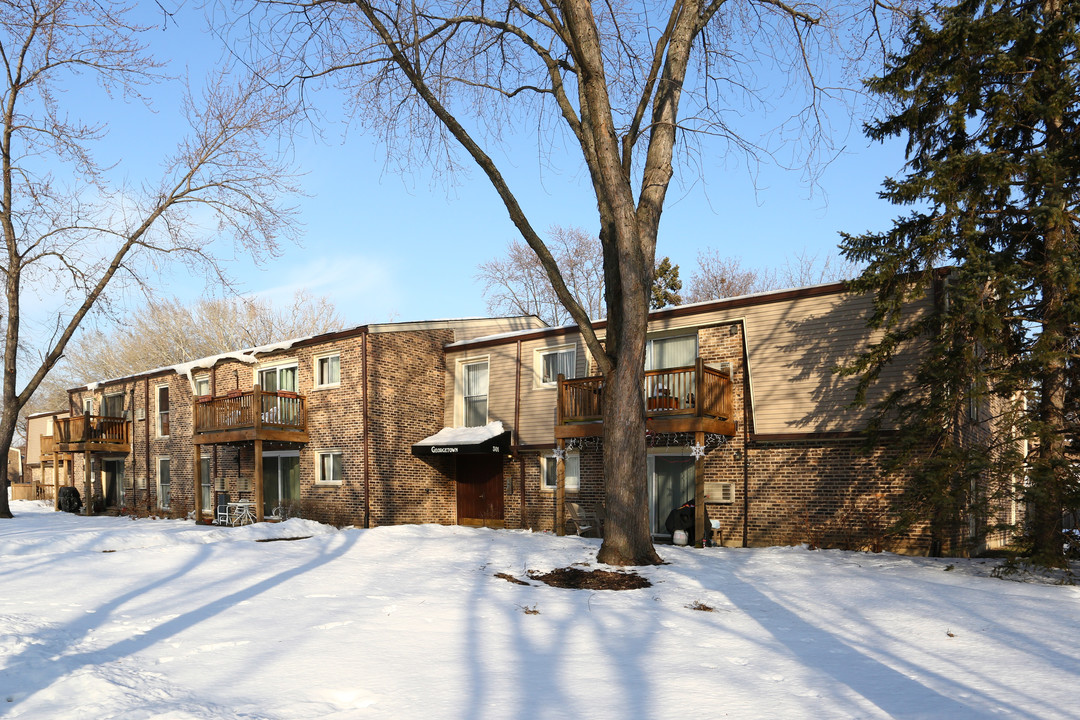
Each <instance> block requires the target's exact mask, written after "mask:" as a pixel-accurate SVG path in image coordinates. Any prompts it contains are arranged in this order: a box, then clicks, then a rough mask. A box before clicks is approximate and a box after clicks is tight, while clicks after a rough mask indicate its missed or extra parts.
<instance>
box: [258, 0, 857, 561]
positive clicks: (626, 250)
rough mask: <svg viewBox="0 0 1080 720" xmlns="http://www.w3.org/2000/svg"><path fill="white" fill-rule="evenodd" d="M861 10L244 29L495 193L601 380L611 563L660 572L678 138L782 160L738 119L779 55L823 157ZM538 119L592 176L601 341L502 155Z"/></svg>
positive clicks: (810, 7) (408, 12)
mask: <svg viewBox="0 0 1080 720" xmlns="http://www.w3.org/2000/svg"><path fill="white" fill-rule="evenodd" d="M856 2H857V0H852V4H847V3H840V6H839V7H837V8H831V7H830V8H829V9H826V8H825V7H824V6H821V5H816V4H801V3H800V4H791V3H788V2H785V1H784V0H727V1H725V0H674V1H672V2H663V1H662V0H657V1H656V2H646V3H592V2H589V0H559V2H551V1H550V0H506V2H498V1H497V0H496V1H495V2H490V1H488V0H420V1H419V2H411V3H399V2H393V1H391V0H352V1H351V2H345V1H344V0H342V1H341V2H322V1H320V0H312V1H310V2H300V1H298V2H292V3H283V2H269V1H268V2H265V3H264V4H263V5H262V6H261V9H260V10H258V11H255V12H253V13H251V14H249V15H248V16H247V17H248V18H249V19H250V21H251V22H254V23H258V24H259V26H258V27H256V28H253V30H252V32H250V33H247V35H248V36H249V37H254V38H255V40H256V42H262V43H263V44H264V48H265V51H267V52H270V53H273V55H274V56H275V57H278V58H284V59H286V60H288V61H291V62H292V63H293V67H294V68H295V69H294V71H293V72H294V74H295V76H296V77H299V78H301V80H302V82H304V83H307V82H310V81H312V80H314V79H316V78H324V77H331V78H333V79H334V80H335V81H336V82H337V83H338V84H339V85H340V87H341V88H342V89H343V90H344V91H346V92H348V93H351V96H352V98H353V99H354V101H355V106H354V108H353V109H354V116H355V117H357V118H358V119H359V121H360V122H361V123H363V124H365V125H367V126H368V127H369V128H371V129H373V130H374V131H375V132H377V133H379V134H380V135H382V137H383V138H384V139H385V140H386V141H387V143H388V144H389V146H390V147H391V153H390V157H391V158H392V159H393V161H394V162H395V163H397V164H399V166H400V167H401V168H402V169H410V167H411V164H412V162H413V161H414V160H418V159H421V158H422V159H423V160H424V161H434V162H435V163H436V164H441V165H442V166H443V167H447V166H450V167H453V166H455V164H456V163H457V162H458V156H457V153H456V151H455V148H457V149H458V150H460V151H464V153H465V154H467V155H468V157H469V158H470V159H471V160H472V162H474V163H475V165H476V167H477V168H479V170H480V171H481V172H482V173H483V174H484V176H485V177H486V178H487V179H488V180H489V181H490V183H491V185H492V187H493V188H494V189H495V191H496V192H497V193H498V195H499V198H500V199H501V201H502V203H503V205H504V207H505V209H506V211H507V213H508V214H509V216H510V219H511V221H512V222H513V223H514V225H515V227H516V228H517V229H518V231H519V232H520V233H521V236H522V239H523V240H525V242H526V243H528V245H529V247H530V248H532V250H533V251H534V252H535V253H536V255H537V257H538V258H539V260H540V263H541V265H542V266H543V268H544V271H545V272H546V273H547V275H548V278H549V280H550V281H551V284H552V285H553V287H554V288H555V292H556V295H557V296H558V298H559V300H560V301H561V302H562V304H563V306H564V307H565V308H566V309H567V312H568V313H569V315H570V317H571V318H572V319H573V320H574V322H575V323H576V324H577V325H578V326H579V327H580V328H581V332H582V334H583V336H584V339H585V343H586V345H587V347H588V349H589V351H590V352H591V354H592V356H593V358H594V360H595V362H596V364H597V366H598V368H599V370H600V372H601V373H603V375H604V383H605V385H604V387H605V392H604V397H603V426H604V431H603V432H604V437H603V441H604V476H605V479H606V490H605V493H606V505H607V513H608V518H609V523H608V526H607V527H608V530H607V532H605V537H604V542H603V544H602V546H601V548H600V552H599V554H598V558H599V560H600V561H602V562H607V563H612V564H619V565H626V564H649V563H656V562H659V560H660V559H659V557H658V556H657V554H656V552H655V550H654V548H653V545H652V537H651V533H650V527H649V519H648V493H647V490H646V447H645V411H644V404H643V403H642V402H641V388H642V384H643V377H644V369H643V365H644V358H645V343H646V338H645V331H646V323H647V318H648V311H649V299H650V293H651V290H652V281H653V272H654V268H655V255H656V240H657V235H658V232H659V226H660V218H661V215H662V213H663V210H664V204H665V200H666V198H667V192H668V187H669V185H670V183H671V180H672V177H673V176H674V174H675V171H676V168H677V167H687V166H688V165H691V164H692V160H693V157H694V156H693V155H690V154H684V155H678V156H677V155H676V152H675V149H676V138H677V137H679V138H680V149H682V148H694V147H695V145H694V138H708V137H712V138H719V139H721V141H724V142H727V143H728V144H729V147H735V148H739V149H742V150H745V151H747V152H750V153H764V152H767V149H766V146H765V145H763V144H761V143H758V142H757V141H758V137H756V133H757V129H751V128H742V130H743V131H744V133H741V132H740V128H739V127H738V122H739V120H738V117H737V116H738V111H740V110H742V109H744V108H746V107H747V106H748V105H753V104H755V103H758V102H761V101H763V100H764V98H762V97H761V96H760V95H759V93H758V88H760V87H762V84H761V83H760V82H759V80H758V79H757V78H755V77H754V70H753V68H752V64H753V63H754V62H755V61H756V60H758V59H764V60H765V64H767V65H768V72H770V73H774V74H776V75H779V76H783V77H786V78H788V79H789V86H790V84H791V83H794V84H795V85H798V83H799V82H800V81H802V83H803V86H804V88H805V89H806V90H807V91H808V100H807V101H806V102H805V104H802V105H800V107H801V110H798V111H796V114H795V116H794V117H792V118H790V122H787V123H785V124H786V127H785V128H784V129H785V130H790V131H793V132H794V134H795V135H796V136H797V137H798V143H800V144H802V145H803V146H804V147H803V149H805V148H806V147H813V146H815V142H816V141H817V140H819V139H820V138H821V137H823V134H824V131H823V130H822V126H821V125H820V124H819V123H820V121H821V119H822V116H821V114H820V111H821V106H820V104H819V102H818V101H819V100H820V99H821V98H822V97H823V96H824V95H826V94H827V92H828V91H827V90H826V89H825V88H824V87H823V85H822V84H820V83H816V82H815V81H814V69H815V68H816V67H817V65H816V60H815V58H816V56H817V53H818V50H819V47H820V45H819V44H820V43H827V42H829V41H830V40H831V39H833V38H834V37H836V36H834V35H831V34H830V33H828V32H821V33H817V32H815V28H819V27H822V26H823V25H824V22H825V20H826V19H827V16H828V15H829V14H830V13H832V12H833V10H835V11H836V17H840V16H847V17H848V18H850V17H852V16H855V15H858V14H859V13H858V11H857V10H855V8H854V7H853V4H854V3H856ZM877 7H878V5H877V4H875V3H873V2H867V3H866V4H865V6H863V8H862V9H863V11H864V12H865V13H866V15H863V16H861V17H862V18H863V19H865V18H869V17H872V18H875V19H876V17H877V16H876V15H873V13H874V11H875V10H876V9H877ZM849 46H852V47H853V46H854V45H853V44H849ZM789 89H790V87H789ZM305 97H308V96H307V95H305ZM733 110H734V111H733ZM523 121H528V122H531V121H536V122H537V123H538V127H537V131H536V137H537V138H539V144H540V147H541V148H542V149H541V150H540V152H541V153H543V152H544V149H543V148H549V147H551V146H552V145H556V144H557V145H559V146H560V147H564V148H566V149H568V150H572V151H573V152H574V154H575V157H576V158H577V159H578V160H580V162H581V163H582V165H583V167H584V168H585V169H586V170H587V177H588V178H589V180H590V182H591V185H592V190H593V192H594V194H595V197H596V203H597V210H598V216H597V228H598V234H599V238H600V243H601V247H602V254H603V259H604V280H605V303H606V306H607V317H606V320H607V324H606V331H605V332H606V335H605V339H604V341H603V342H601V341H600V339H599V338H598V337H597V335H596V332H595V331H594V329H593V326H592V324H591V322H590V318H589V312H588V310H587V309H586V308H585V307H583V306H582V304H581V303H580V302H579V301H578V300H577V298H575V297H574V294H573V292H572V290H571V288H570V287H569V286H568V284H567V282H566V280H565V278H564V277H563V274H562V269H561V268H560V267H559V264H558V262H557V260H556V258H555V256H554V253H552V252H551V249H550V248H549V247H548V246H547V244H546V243H545V242H544V241H543V239H542V238H541V237H540V234H539V233H538V232H537V230H536V229H535V227H534V226H533V223H532V222H531V221H530V219H529V217H528V216H527V215H526V212H525V210H524V209H523V208H522V206H521V204H520V203H519V201H518V198H517V196H516V195H515V193H514V190H513V188H512V187H511V185H510V183H509V181H508V180H507V178H506V177H505V176H504V175H503V173H502V172H501V170H500V168H499V162H497V161H496V159H495V156H494V154H493V153H492V151H491V148H492V147H496V146H498V145H499V143H500V142H501V141H502V140H504V139H505V136H506V135H507V134H509V132H510V130H511V128H513V127H519V126H520V125H521V123H522V122H523ZM796 128H798V130H797V131H796ZM747 133H755V136H751V135H750V134H747ZM485 146H486V147H485ZM697 147H698V149H700V146H697ZM499 149H500V152H502V151H503V149H504V148H502V147H500V148H499ZM687 152H688V153H691V152H693V150H692V149H691V150H688V151H687Z"/></svg>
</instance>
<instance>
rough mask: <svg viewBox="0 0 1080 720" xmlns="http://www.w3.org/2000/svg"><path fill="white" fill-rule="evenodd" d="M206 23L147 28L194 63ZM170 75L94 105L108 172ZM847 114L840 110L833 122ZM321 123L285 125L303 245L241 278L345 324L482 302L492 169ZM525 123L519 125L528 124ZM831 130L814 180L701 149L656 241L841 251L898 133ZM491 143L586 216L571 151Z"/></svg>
mask: <svg viewBox="0 0 1080 720" xmlns="http://www.w3.org/2000/svg"><path fill="white" fill-rule="evenodd" d="M158 20H160V18H158ZM202 23H203V20H202V17H201V15H200V14H199V13H198V12H197V11H196V10H195V9H192V8H188V7H186V6H185V7H182V9H181V11H180V12H178V13H177V15H176V16H175V19H174V22H171V23H170V24H169V25H168V28H167V29H165V30H160V31H158V30H155V31H152V32H151V33H149V34H148V36H147V40H148V42H149V43H150V44H151V49H152V51H153V52H154V53H155V54H156V55H157V56H158V57H159V58H161V59H164V60H168V61H170V62H171V63H172V66H171V68H170V70H171V71H172V72H176V73H184V72H187V73H188V74H190V76H191V77H192V78H193V79H199V78H200V77H201V74H202V73H203V71H204V70H205V68H206V67H207V66H208V64H210V63H212V62H214V61H215V60H216V59H217V57H218V56H219V52H220V50H219V46H218V45H217V44H216V40H215V39H214V38H213V37H212V36H210V35H208V34H206V33H204V32H203V25H202ZM185 68H186V70H185ZM175 89H176V88H175V86H174V87H171V88H168V87H167V88H161V89H157V90H155V91H154V104H155V109H156V111H157V112H156V113H155V114H154V115H152V116H151V115H148V114H147V113H145V112H143V111H142V110H141V108H138V107H125V106H120V105H118V103H117V101H115V100H114V101H113V102H111V103H109V104H108V105H101V106H100V109H101V111H102V112H105V113H107V114H108V117H107V120H108V122H109V124H110V138H109V140H108V141H107V142H106V143H105V144H104V145H103V148H102V150H103V156H102V157H103V158H107V159H113V160H115V161H116V162H117V163H118V165H117V168H116V170H115V172H116V173H117V174H118V175H122V176H124V177H126V178H128V179H130V180H135V181H138V180H139V179H141V178H150V179H152V178H154V177H155V174H156V172H157V169H156V165H155V163H156V162H157V160H158V159H159V158H161V157H162V156H164V154H165V153H166V152H167V151H168V150H169V149H170V148H171V147H172V146H173V144H174V143H175V141H176V140H177V139H178V138H179V137H180V135H181V133H182V132H183V129H184V128H183V126H182V124H181V123H178V122H176V120H175V118H176V112H175V109H176V107H177V102H178V94H176V93H174V92H173V91H174V90H175ZM315 102H316V104H321V105H323V106H324V107H325V108H326V109H327V110H328V111H329V114H330V116H331V117H334V116H340V108H339V106H338V104H337V101H336V100H335V99H334V98H333V97H332V96H331V95H330V94H325V95H316V96H315ZM98 107H99V106H93V105H91V106H90V107H89V109H90V110H91V111H95V110H96V109H98ZM118 108H119V110H120V112H118ZM845 122H846V121H845V120H844V119H843V118H840V119H839V123H838V124H840V125H841V126H844V125H845ZM322 129H323V132H324V137H323V139H322V140H321V141H314V140H312V139H311V138H308V137H301V136H298V137H296V138H294V140H293V142H294V145H293V148H292V150H293V152H294V153H295V159H296V162H297V167H298V169H299V171H300V172H302V173H304V175H303V178H302V180H301V185H302V186H303V189H304V191H305V193H306V195H307V197H304V198H300V199H299V201H298V203H299V207H300V220H301V223H302V225H303V231H302V235H303V242H302V245H300V246H291V245H290V246H285V247H283V248H282V250H283V254H282V255H281V257H279V258H277V259H274V260H271V261H268V262H266V263H265V264H264V266H263V267H262V268H256V267H254V265H253V263H251V262H250V261H249V260H246V259H242V258H241V259H238V260H236V261H235V262H233V263H231V269H232V272H233V274H234V275H235V277H236V278H237V279H238V281H239V283H240V286H241V287H242V288H243V290H244V291H246V292H250V293H255V294H259V295H265V296H269V297H283V296H286V295H291V293H292V291H293V290H294V289H296V288H298V287H305V288H307V289H309V290H310V291H311V292H313V293H315V294H318V295H326V296H329V297H330V298H331V299H332V300H334V302H335V303H336V304H337V306H338V309H339V311H340V312H341V314H342V315H343V317H344V318H345V319H346V321H347V322H348V323H349V324H361V323H367V322H383V321H386V320H391V319H395V320H418V319H427V318H445V317H464V316H474V315H482V314H485V312H486V310H485V304H484V300H483V296H482V292H481V289H482V288H481V285H480V284H479V283H478V282H477V281H476V280H475V273H476V265H477V263H479V262H481V261H483V260H486V259H489V258H491V257H495V256H498V255H500V254H501V253H502V252H503V249H504V247H505V245H506V243H507V241H508V240H510V239H512V238H515V237H516V236H517V233H516V230H515V228H514V227H513V226H512V225H511V223H510V221H509V219H508V217H507V213H506V211H505V209H504V208H503V206H502V204H501V202H500V201H499V199H498V197H497V196H496V194H495V192H494V191H493V190H492V189H491V187H490V186H489V185H488V183H487V181H486V179H485V178H483V177H482V176H481V175H480V174H479V173H478V172H473V173H471V174H469V175H467V176H463V177H461V178H459V181H458V183H457V184H455V185H451V186H447V184H446V183H445V182H444V181H443V180H442V179H433V178H432V177H431V175H430V172H429V171H428V169H427V168H418V169H417V171H416V172H415V173H413V174H409V175H406V176H402V175H399V174H396V173H392V172H388V171H386V170H385V169H384V164H385V159H386V150H385V148H383V147H381V146H380V145H379V144H378V143H377V142H376V139H375V138H372V137H369V136H365V135H363V134H362V133H360V132H359V131H357V130H356V129H351V130H349V131H348V133H347V134H346V129H345V128H344V127H343V126H341V125H335V124H333V123H329V124H327V125H324V126H323V128H322ZM521 130H523V131H524V132H523V134H524V136H525V137H526V138H527V137H528V130H529V129H528V128H521ZM839 142H840V143H842V144H844V145H845V147H846V149H845V151H844V152H843V153H841V154H840V156H839V157H838V158H837V159H836V160H835V161H834V162H833V163H832V164H831V165H830V166H829V167H828V168H827V169H826V170H825V171H824V172H823V174H822V176H821V178H820V180H819V182H818V184H817V185H816V186H815V187H814V188H812V189H811V188H809V187H808V186H807V185H806V184H805V183H804V182H803V181H802V176H801V173H799V172H798V171H787V170H782V169H779V168H777V167H775V166H763V167H761V168H760V174H759V175H758V177H757V178H756V182H755V179H754V178H751V176H750V173H749V172H748V170H747V168H746V165H745V162H744V161H743V159H742V158H740V157H738V156H728V157H725V156H722V155H719V154H713V155H706V156H705V157H703V158H702V163H703V166H704V172H703V174H702V176H701V177H698V176H696V175H694V176H691V177H690V178H689V183H678V182H677V183H675V184H673V185H672V189H671V191H670V192H669V195H668V198H669V200H668V203H667V207H666V210H665V213H664V216H663V220H662V222H661V228H660V242H659V246H658V249H657V255H658V256H664V255H667V256H670V257H671V258H672V260H673V262H675V263H677V264H679V265H680V266H681V268H682V276H683V279H684V281H686V279H687V278H688V277H689V275H690V272H691V270H692V269H693V267H694V266H695V264H696V256H697V253H698V251H699V250H704V249H712V248H716V249H718V250H719V252H720V253H721V254H722V255H732V256H738V257H740V258H741V259H742V261H743V263H744V265H746V266H749V267H775V266H782V265H783V264H784V261H785V260H786V259H787V258H788V257H790V256H792V255H794V254H796V253H799V252H802V251H808V252H810V253H812V254H828V253H835V247H836V244H837V241H838V236H837V233H838V231H840V230H846V231H852V232H860V231H863V230H867V229H884V228H885V227H886V226H887V225H888V223H889V220H890V218H891V217H893V216H894V214H895V212H894V209H893V208H891V207H890V206H888V205H887V204H885V203H883V202H881V201H880V200H878V198H877V197H876V193H877V190H878V188H879V186H880V183H881V180H882V179H883V178H884V177H885V176H886V175H888V174H895V173H896V172H898V170H899V169H900V167H901V164H902V160H903V158H902V154H901V151H900V148H899V147H897V146H896V145H893V146H890V147H885V148H882V147H880V146H877V145H874V146H871V145H870V143H869V141H868V140H866V139H865V138H864V137H863V136H862V135H861V134H859V133H858V132H857V131H852V132H851V133H849V134H848V136H847V137H846V139H844V138H842V139H840V140H839ZM516 149H517V148H512V150H516ZM707 150H709V149H708V148H707ZM496 157H497V158H499V157H501V158H502V168H503V170H504V172H505V173H506V174H507V175H508V177H509V179H510V182H511V186H512V188H513V189H514V190H515V192H516V193H517V195H518V197H519V199H520V200H521V202H522V204H523V206H524V207H525V210H526V212H527V213H528V214H529V216H530V218H531V220H532V223H533V225H534V227H537V228H539V229H546V228H548V227H550V226H551V225H553V224H561V225H564V226H580V227H583V228H585V229H587V230H589V231H592V230H594V229H595V227H596V224H597V223H596V210H595V201H594V199H593V196H592V191H591V189H590V188H589V187H588V184H587V182H584V181H583V180H584V177H583V174H582V173H581V171H580V170H579V168H578V167H577V166H576V165H574V164H573V163H572V162H563V163H562V167H561V168H560V169H557V170H556V169H552V168H550V167H544V168H541V167H540V166H539V163H537V162H536V159H535V158H536V151H535V149H531V148H529V149H526V150H524V151H523V152H522V153H521V154H520V155H517V154H515V155H514V157H513V158H508V157H506V156H505V155H496ZM522 157H524V158H525V159H524V160H522V159H521V158H522ZM556 161H557V162H558V160H556ZM162 289H163V293H164V294H167V295H169V294H175V295H178V296H180V297H182V298H195V297H198V295H199V294H201V293H202V292H204V290H205V288H204V287H203V285H202V281H201V278H189V277H188V276H186V275H184V274H183V273H182V271H176V272H173V273H171V274H170V275H169V276H168V277H167V278H166V279H165V280H164V281H163V288H162Z"/></svg>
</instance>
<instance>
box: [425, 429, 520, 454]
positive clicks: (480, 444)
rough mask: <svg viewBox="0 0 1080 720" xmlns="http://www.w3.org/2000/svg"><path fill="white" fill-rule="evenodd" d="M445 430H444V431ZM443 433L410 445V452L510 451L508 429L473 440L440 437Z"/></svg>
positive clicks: (474, 452) (484, 452) (500, 452)
mask: <svg viewBox="0 0 1080 720" xmlns="http://www.w3.org/2000/svg"><path fill="white" fill-rule="evenodd" d="M444 432H445V431H444ZM442 434H443V433H438V434H435V435H432V436H431V437H429V438H425V439H423V440H421V441H420V442H418V443H416V444H415V445H413V446H412V454H413V455H416V456H417V457H429V456H447V455H506V454H508V453H509V452H510V431H509V430H506V431H504V432H501V433H499V434H498V435H493V436H491V437H488V438H485V439H482V440H479V441H478V440H475V439H466V438H461V439H457V438H454V437H452V436H450V437H444V438H440V437H439V436H440V435H442Z"/></svg>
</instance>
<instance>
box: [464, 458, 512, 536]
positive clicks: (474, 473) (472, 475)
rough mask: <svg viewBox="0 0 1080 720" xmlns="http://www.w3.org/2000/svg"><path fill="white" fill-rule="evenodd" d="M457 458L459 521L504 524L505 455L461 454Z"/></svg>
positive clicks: (475, 525)
mask: <svg viewBox="0 0 1080 720" xmlns="http://www.w3.org/2000/svg"><path fill="white" fill-rule="evenodd" d="M457 462H458V466H457V514H458V524H459V525H471V526H473V527H490V528H501V527H504V522H503V461H502V456H500V455H460V456H458V459H457Z"/></svg>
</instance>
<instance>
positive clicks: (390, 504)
mask: <svg viewBox="0 0 1080 720" xmlns="http://www.w3.org/2000/svg"><path fill="white" fill-rule="evenodd" d="M542 326H543V323H542V322H541V321H540V320H538V319H537V318H535V317H520V318H480V319H466V320H439V321H430V322H418V323H388V324H379V325H364V326H361V327H356V328H352V329H349V330H344V331H341V332H334V333H328V334H324V335H318V336H314V337H308V338H299V339H294V340H289V341H284V342H281V343H275V344H273V345H266V346H262V347H256V348H249V349H246V350H240V351H236V352H230V353H223V354H221V355H216V356H212V357H207V358H201V359H199V360H195V361H192V362H188V363H183V364H179V365H175V366H170V367H165V368H157V369H154V370H150V371H147V372H144V373H138V374H135V375H131V376H128V377H124V378H116V379H112V380H107V381H102V382H95V383H91V384H90V385H87V386H85V387H82V388H76V389H74V390H72V391H70V393H69V396H70V402H71V410H72V417H71V418H69V419H60V420H59V421H58V424H57V449H58V450H60V451H62V452H65V453H70V455H71V457H73V474H74V477H75V484H76V486H77V487H80V488H81V492H83V493H84V495H89V496H92V497H94V498H95V500H96V504H97V506H98V507H99V508H100V507H104V508H109V509H117V510H119V509H122V508H130V509H131V510H147V511H151V512H165V513H168V514H173V515H186V514H189V513H192V512H195V513H196V515H197V516H198V517H205V518H209V517H210V516H211V515H212V510H213V508H212V505H213V503H214V496H215V493H217V492H225V493H227V494H228V495H229V496H230V497H231V498H234V499H236V498H244V499H248V500H251V501H253V502H254V503H255V514H256V516H257V517H258V519H262V518H263V517H264V516H265V515H269V514H276V513H278V512H279V511H280V510H281V509H284V510H285V511H287V512H289V513H299V514H302V515H305V516H307V517H312V518H315V519H320V520H324V521H328V522H335V523H338V524H357V525H365V526H369V525H382V524H390V523H404V522H443V523H452V522H454V519H455V513H454V509H453V497H454V492H453V480H447V479H445V477H444V474H443V473H440V472H439V471H438V469H437V468H433V467H432V466H431V465H429V464H427V463H424V462H422V461H419V460H416V459H414V458H413V457H412V456H411V455H410V454H409V444H410V443H411V442H412V441H414V440H415V439H417V438H418V437H422V436H423V435H424V434H428V433H430V432H434V430H435V429H438V427H439V426H440V425H441V421H442V397H443V394H444V389H443V384H444V382H445V378H446V373H445V369H444V354H443V347H444V346H446V345H447V344H450V343H453V342H455V341H459V340H467V339H469V338H471V337H475V336H477V335H486V334H490V333H492V332H499V331H511V330H517V329H520V328H538V327H542ZM196 488H198V492H196V491H195V489H196Z"/></svg>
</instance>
